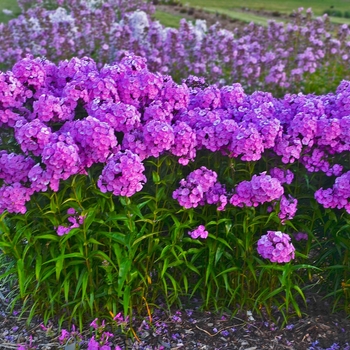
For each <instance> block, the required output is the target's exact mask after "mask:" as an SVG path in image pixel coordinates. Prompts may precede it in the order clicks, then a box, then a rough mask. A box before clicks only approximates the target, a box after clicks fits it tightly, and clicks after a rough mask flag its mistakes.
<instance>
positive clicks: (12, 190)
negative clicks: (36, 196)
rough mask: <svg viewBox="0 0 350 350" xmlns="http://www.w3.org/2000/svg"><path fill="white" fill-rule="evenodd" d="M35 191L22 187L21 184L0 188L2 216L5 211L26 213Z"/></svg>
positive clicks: (0, 211)
mask: <svg viewBox="0 0 350 350" xmlns="http://www.w3.org/2000/svg"><path fill="white" fill-rule="evenodd" d="M32 194H33V191H32V190H30V189H28V188H26V187H24V186H22V185H21V184H20V183H19V182H14V183H12V184H10V185H3V186H1V187H0V214H2V213H3V212H4V211H5V210H7V211H8V212H9V213H21V214H24V213H25V212H26V206H25V204H26V202H28V201H29V200H30V196H31V195H32Z"/></svg>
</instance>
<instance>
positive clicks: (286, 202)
mask: <svg viewBox="0 0 350 350" xmlns="http://www.w3.org/2000/svg"><path fill="white" fill-rule="evenodd" d="M297 205H298V200H297V199H296V198H293V197H292V196H291V195H288V198H287V197H286V196H285V195H282V197H281V199H280V211H279V213H278V217H279V218H280V219H281V223H282V225H284V224H285V222H286V220H291V219H293V217H294V215H295V213H296V211H297Z"/></svg>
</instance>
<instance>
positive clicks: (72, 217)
mask: <svg viewBox="0 0 350 350" xmlns="http://www.w3.org/2000/svg"><path fill="white" fill-rule="evenodd" d="M67 214H68V219H67V220H68V221H69V222H70V223H71V225H70V226H63V225H59V226H58V227H56V228H55V229H56V232H57V234H58V235H59V236H63V235H67V234H68V233H69V232H70V231H71V230H72V229H73V228H78V227H80V226H81V225H83V224H84V220H85V215H79V214H78V213H77V212H76V211H75V209H74V208H69V209H68V210H67Z"/></svg>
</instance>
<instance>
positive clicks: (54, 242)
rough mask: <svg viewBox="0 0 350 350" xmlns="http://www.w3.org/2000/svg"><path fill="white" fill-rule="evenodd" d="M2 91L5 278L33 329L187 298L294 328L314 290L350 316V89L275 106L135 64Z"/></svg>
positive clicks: (45, 73)
mask: <svg viewBox="0 0 350 350" xmlns="http://www.w3.org/2000/svg"><path fill="white" fill-rule="evenodd" d="M0 87H1V88H0V91H1V94H0V125H1V129H0V131H1V134H0V137H1V143H0V148H1V149H2V150H1V151H0V152H1V153H0V179H1V182H2V186H1V187H0V193H1V195H0V211H1V213H2V215H1V221H0V225H1V226H0V233H1V234H0V248H1V250H2V251H3V252H4V254H7V255H8V256H9V257H11V258H12V259H13V261H15V264H14V266H13V268H12V269H11V270H9V271H8V272H7V273H6V274H5V275H3V277H4V276H6V275H8V274H11V273H12V274H16V276H17V277H18V286H19V293H18V296H17V298H15V299H14V302H16V300H18V299H22V300H24V301H25V308H24V310H28V311H29V320H30V319H31V317H33V316H34V315H35V314H37V313H41V314H42V315H43V317H44V319H45V320H46V321H47V320H48V319H49V318H51V317H54V316H57V317H61V318H60V320H61V322H63V320H65V319H68V320H70V321H71V322H75V323H78V324H79V326H80V328H82V323H83V320H84V319H86V317H95V316H98V315H103V316H106V315H107V316H108V315H109V314H112V315H116V314H118V313H119V312H122V313H123V315H124V317H126V316H129V317H130V319H131V316H132V314H133V313H136V314H142V313H147V312H149V306H148V305H153V303H157V302H158V301H159V300H160V299H161V298H164V299H165V300H166V303H167V304H168V305H169V306H170V305H172V304H173V303H180V300H181V296H183V295H187V296H188V295H190V296H200V297H201V299H202V300H203V305H204V307H215V308H222V307H229V308H233V309H235V310H238V309H239V308H240V307H251V308H254V309H255V310H257V311H258V312H260V311H261V310H262V309H264V310H265V309H266V310H267V312H269V313H270V312H272V310H273V307H272V306H273V305H277V306H278V308H279V311H280V312H281V313H282V315H283V316H284V317H285V319H287V315H288V314H290V313H293V312H295V313H296V314H298V315H299V316H300V315H301V313H300V308H299V303H300V300H303V298H304V294H303V289H302V288H304V287H309V286H310V284H312V283H313V282H314V279H315V278H317V276H320V278H321V277H322V278H323V280H324V281H326V282H325V283H324V286H325V288H326V290H328V292H329V293H331V294H332V295H333V296H334V299H333V302H334V305H342V303H343V302H344V300H345V303H347V302H348V297H349V295H348V294H347V291H346V289H344V285H347V284H348V283H349V276H348V275H347V274H348V271H349V261H348V259H347V254H346V251H347V250H348V248H349V245H350V240H349V237H348V233H347V232H348V231H347V230H346V228H347V227H348V224H349V219H348V213H349V212H350V208H349V204H348V199H349V197H350V191H349V189H350V186H349V180H350V171H349V170H350V166H349V147H350V139H349V133H348V132H347V130H349V126H348V124H349V123H350V116H349V108H350V107H349V106H350V99H349V96H350V84H349V82H347V81H342V83H341V84H340V85H339V87H338V88H337V91H336V93H334V94H333V93H329V94H327V95H321V96H315V95H303V94H302V93H299V94H297V95H294V94H287V95H285V96H284V97H283V98H275V97H274V96H273V95H272V94H270V93H267V92H261V91H257V92H254V93H252V94H248V93H246V92H245V91H244V89H243V88H242V86H241V85H240V84H233V85H226V86H223V87H218V86H216V85H208V84H206V82H205V80H204V79H203V78H198V77H195V76H190V77H189V78H188V79H186V80H185V81H184V82H183V83H182V84H177V83H175V82H174V81H173V79H172V78H171V77H170V76H167V75H162V74H160V73H152V72H150V71H149V70H148V68H147V66H146V60H145V59H144V58H142V57H139V56H135V55H129V54H127V55H126V56H125V57H124V58H123V59H122V60H121V61H120V62H119V63H115V64H113V65H105V66H103V67H102V68H101V69H99V68H98V67H97V64H96V62H94V60H92V59H91V58H87V57H85V58H82V59H79V58H72V59H71V60H65V61H61V62H59V64H57V65H55V64H53V63H51V62H50V61H48V60H46V59H43V58H35V59H34V58H33V57H30V56H28V57H26V58H24V59H22V60H20V61H18V62H17V63H16V64H15V65H14V66H13V68H12V70H11V71H7V72H6V73H1V74H0ZM327 281H332V283H331V285H330V286H328V285H327V283H328V282H327ZM328 287H330V288H332V289H331V290H329V289H328ZM345 305H348V304H345Z"/></svg>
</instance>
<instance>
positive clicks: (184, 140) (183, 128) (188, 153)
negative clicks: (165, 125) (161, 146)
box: [170, 121, 197, 165]
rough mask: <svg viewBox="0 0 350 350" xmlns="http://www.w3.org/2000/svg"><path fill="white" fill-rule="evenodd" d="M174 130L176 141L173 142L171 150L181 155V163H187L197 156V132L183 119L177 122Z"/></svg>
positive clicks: (176, 154) (174, 153)
mask: <svg viewBox="0 0 350 350" xmlns="http://www.w3.org/2000/svg"><path fill="white" fill-rule="evenodd" d="M173 130H174V140H176V142H174V143H173V144H172V146H171V148H170V152H171V153H172V154H173V155H175V156H178V157H180V158H179V160H178V162H179V163H180V164H182V165H187V164H188V163H189V161H193V160H194V159H195V157H196V146H197V140H196V133H195V131H194V130H193V129H192V128H191V127H190V126H189V125H188V124H187V123H185V122H181V121H180V122H177V123H176V124H175V126H174V127H173Z"/></svg>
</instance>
